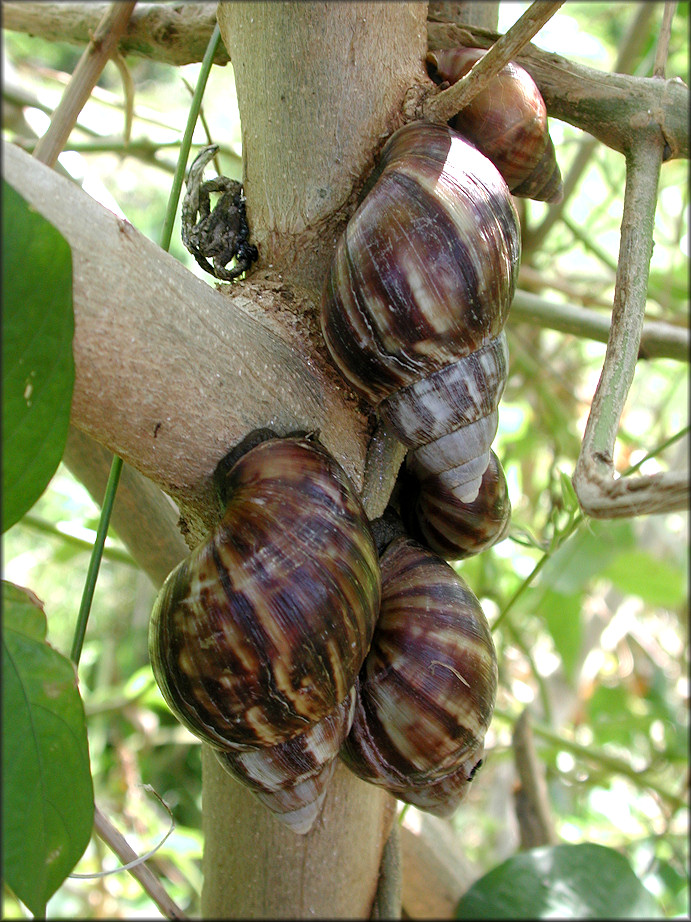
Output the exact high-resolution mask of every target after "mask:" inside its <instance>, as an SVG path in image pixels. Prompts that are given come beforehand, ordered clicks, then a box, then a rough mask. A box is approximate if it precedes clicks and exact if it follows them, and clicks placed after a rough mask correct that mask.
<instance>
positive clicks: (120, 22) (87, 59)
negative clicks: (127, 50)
mask: <svg viewBox="0 0 691 922" xmlns="http://www.w3.org/2000/svg"><path fill="white" fill-rule="evenodd" d="M135 6H136V2H128V3H112V4H110V6H109V7H108V8H107V9H106V11H105V13H104V14H103V18H102V19H101V21H100V22H99V24H98V27H97V29H96V31H95V32H94V34H93V37H92V38H91V40H90V41H89V44H88V45H87V47H86V48H85V49H84V52H83V54H82V56H81V58H80V59H79V63H78V64H77V66H76V68H75V70H74V73H73V74H72V79H71V80H70V83H69V86H68V87H67V89H66V90H65V92H64V94H63V96H62V99H61V100H60V104H59V105H58V107H57V109H56V110H55V112H54V113H53V117H52V119H51V122H50V125H49V126H48V131H46V133H45V134H44V135H43V137H42V138H41V139H40V140H39V142H38V144H37V145H36V149H35V150H34V157H36V159H37V160H40V161H41V162H42V163H46V164H48V166H55V163H56V161H57V159H58V155H59V154H60V152H61V151H62V149H63V148H64V146H65V142H66V141H67V139H68V138H69V136H70V132H71V131H72V129H73V128H74V125H75V123H76V121H77V116H78V115H79V113H80V112H81V111H82V109H83V108H84V103H85V102H86V101H87V99H88V98H89V96H90V95H91V91H92V90H93V88H94V86H95V85H96V82H97V81H98V78H99V77H100V76H101V72H102V71H103V68H104V67H105V66H106V64H107V62H108V60H109V59H110V58H111V56H112V55H113V54H114V53H117V50H116V49H117V42H118V37H119V36H120V35H121V34H122V33H123V31H124V30H125V28H126V26H127V23H128V21H129V18H130V16H131V15H132V10H133V9H134V7H135Z"/></svg>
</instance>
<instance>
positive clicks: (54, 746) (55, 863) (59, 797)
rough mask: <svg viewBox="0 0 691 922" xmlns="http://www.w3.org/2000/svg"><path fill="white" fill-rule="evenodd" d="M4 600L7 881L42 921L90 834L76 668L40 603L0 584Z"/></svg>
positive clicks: (30, 595) (89, 794)
mask: <svg viewBox="0 0 691 922" xmlns="http://www.w3.org/2000/svg"><path fill="white" fill-rule="evenodd" d="M2 602H3V663H2V782H3V783H2V816H3V865H4V878H5V882H6V883H7V884H8V885H9V886H10V888H11V889H12V890H13V891H14V893H15V895H16V896H18V897H19V899H21V900H22V902H23V903H25V904H26V906H28V908H29V909H30V910H31V912H32V913H34V915H37V916H41V915H44V914H45V906H46V903H47V901H48V900H49V899H50V897H51V896H52V895H53V893H55V891H56V890H57V889H58V887H59V886H60V885H61V884H62V882H63V881H64V880H65V878H66V877H67V875H68V874H69V873H70V871H71V870H72V868H73V867H74V866H75V864H76V863H77V861H78V860H79V858H80V857H81V856H82V854H83V852H84V849H85V848H86V846H87V844H88V842H89V837H90V835H91V829H92V825H93V808H94V798H93V787H92V782H91V770H90V766H89V751H88V746H87V739H86V725H85V720H84V707H83V705H82V700H81V698H80V696H79V690H78V688H77V677H76V673H75V668H74V665H73V664H72V663H71V662H70V660H68V659H66V658H65V657H64V656H62V655H61V654H60V653H58V652H57V651H56V650H54V649H53V648H52V647H51V646H50V645H49V644H48V643H46V640H45V637H46V628H47V625H46V618H45V614H44V613H43V609H42V606H41V603H40V602H39V601H38V599H37V598H36V597H35V596H34V595H33V593H31V592H29V591H28V590H26V589H21V588H20V587H18V586H14V585H13V584H12V583H8V582H5V581H3V584H2Z"/></svg>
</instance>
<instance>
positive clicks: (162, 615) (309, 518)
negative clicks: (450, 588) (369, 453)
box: [149, 439, 381, 763]
mask: <svg viewBox="0 0 691 922" xmlns="http://www.w3.org/2000/svg"><path fill="white" fill-rule="evenodd" d="M224 492H225V495H226V497H227V506H226V510H225V513H224V515H223V518H222V519H221V521H220V523H219V524H218V526H217V527H216V528H215V529H214V530H213V532H212V533H211V534H210V535H209V536H208V539H207V540H206V541H205V542H204V543H203V544H201V545H200V546H199V547H198V548H196V549H195V550H194V551H192V553H191V554H190V555H189V557H187V558H186V559H185V560H184V561H182V562H181V563H180V564H179V565H178V567H176V569H175V570H173V572H172V573H171V574H170V575H169V576H168V578H167V580H166V581H165V583H164V585H163V587H162V589H161V591H160V593H159V595H158V597H157V599H156V602H155V604H154V609H153V612H152V616H151V621H150V627H149V652H150V658H151V663H152V668H153V672H154V676H155V678H156V681H157V682H158V685H159V687H160V689H161V692H162V693H163V696H164V698H165V699H166V701H167V703H168V705H169V706H170V708H171V710H172V711H173V713H174V714H175V715H176V716H177V717H178V719H179V720H180V721H181V722H182V723H183V724H185V725H186V726H187V727H188V728H189V729H190V730H191V731H192V733H194V734H195V735H196V736H198V737H199V738H200V739H202V740H204V741H205V742H207V743H209V744H210V745H211V746H212V747H214V748H215V749H217V750H220V751H229V752H231V753H234V754H237V753H238V752H241V751H246V750H252V749H264V750H267V749H268V748H270V747H276V746H280V745H282V744H285V743H287V742H288V741H291V740H293V739H294V738H296V737H299V736H300V735H301V734H304V733H305V732H306V731H309V730H311V729H313V728H314V726H315V725H316V724H317V723H318V722H319V721H322V720H324V719H325V718H328V717H329V715H333V714H334V712H335V711H337V710H338V709H339V708H340V709H341V711H342V710H343V707H342V706H343V703H344V702H345V701H346V699H348V698H349V696H350V694H351V689H352V686H353V684H354V682H355V680H356V678H357V675H358V672H359V669H360V667H361V665H362V662H363V660H364V658H365V655H366V653H367V650H368V649H369V645H370V641H371V638H372V633H373V630H374V622H375V620H376V616H377V612H378V610H379V601H380V592H381V579H380V571H379V565H378V561H377V552H376V548H375V547H374V544H373V541H372V537H371V534H370V532H369V528H368V523H367V518H366V515H365V513H364V510H363V509H362V506H361V505H360V502H359V500H358V499H357V497H356V495H355V493H354V491H353V489H352V485H351V484H350V481H349V480H348V477H347V475H346V474H345V472H344V471H343V469H342V468H341V467H340V465H338V464H337V462H336V461H335V460H334V459H333V458H331V456H330V455H329V454H328V452H327V451H326V450H325V449H323V448H322V447H321V446H319V445H317V444H315V443H313V442H310V441H309V440H307V439H273V440H269V441H264V442H262V443H260V444H259V445H257V446H256V447H254V448H252V449H251V450H250V451H248V452H247V453H246V454H244V455H243V456H242V457H241V458H240V459H239V460H238V461H237V462H236V463H235V464H234V465H233V467H232V468H231V469H230V471H229V472H228V473H227V475H226V477H225V489H224ZM346 711H347V709H346ZM341 726H342V721H341ZM343 732H344V731H343V729H342V730H341V733H343ZM303 743H304V740H303V742H302V743H301V742H298V743H297V744H296V746H297V749H298V751H299V749H300V746H301V745H303ZM336 748H337V747H336ZM319 751H320V752H323V747H321V748H320V750H319ZM243 759H245V760H246V761H248V762H249V761H251V760H250V759H249V757H246V756H242V757H239V760H240V763H242V760H243Z"/></svg>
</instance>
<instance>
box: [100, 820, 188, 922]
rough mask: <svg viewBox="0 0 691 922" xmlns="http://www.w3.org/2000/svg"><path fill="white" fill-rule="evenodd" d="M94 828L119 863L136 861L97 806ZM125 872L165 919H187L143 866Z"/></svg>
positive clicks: (134, 853) (130, 850) (125, 840)
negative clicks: (136, 882) (134, 879)
mask: <svg viewBox="0 0 691 922" xmlns="http://www.w3.org/2000/svg"><path fill="white" fill-rule="evenodd" d="M94 826H95V828H96V832H97V833H98V835H99V837H100V838H101V839H102V840H103V841H104V842H105V843H106V845H107V846H108V848H109V849H110V850H111V851H112V852H113V853H114V854H115V855H117V856H118V858H120V860H121V861H123V862H125V863H129V862H135V861H136V860H137V858H138V856H137V853H136V852H135V851H134V850H133V849H132V848H131V846H130V845H129V843H128V842H127V839H125V837H124V836H123V835H122V833H120V832H119V831H118V830H117V829H116V828H115V827H114V826H113V824H112V823H111V822H110V820H109V819H108V817H107V816H105V815H104V814H103V813H102V812H101V811H100V810H99V809H98V807H97V806H94ZM127 870H128V871H129V873H130V874H131V875H132V876H133V877H136V879H137V880H138V881H139V883H140V884H141V886H142V889H143V890H144V892H145V893H147V894H148V895H149V896H150V897H151V899H152V900H153V901H154V903H155V904H156V905H157V906H158V908H159V909H160V910H161V912H162V913H163V915H164V916H165V917H166V918H167V919H186V918H188V917H187V916H186V915H185V913H184V912H183V911H182V910H181V909H180V907H179V906H178V905H177V903H175V902H173V900H172V899H171V898H170V897H169V896H168V894H167V893H166V891H165V889H164V887H163V886H162V885H161V883H160V882H159V880H158V878H157V877H156V876H155V875H154V874H153V873H152V871H151V870H149V868H148V867H147V866H146V865H145V864H136V865H134V866H133V867H129V868H128V869H127Z"/></svg>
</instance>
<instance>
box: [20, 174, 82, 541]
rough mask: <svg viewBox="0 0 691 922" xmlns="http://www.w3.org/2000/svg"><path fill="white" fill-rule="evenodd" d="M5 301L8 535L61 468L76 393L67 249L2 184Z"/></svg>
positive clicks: (34, 213)
mask: <svg viewBox="0 0 691 922" xmlns="http://www.w3.org/2000/svg"><path fill="white" fill-rule="evenodd" d="M2 298H3V317H2V429H3V431H2V501H3V508H2V518H3V522H2V527H3V531H4V530H6V529H7V528H9V527H10V526H11V525H14V523H15V522H17V521H18V520H19V519H20V518H21V517H22V516H23V515H24V513H25V512H27V511H28V510H29V509H30V508H31V507H32V506H33V504H34V503H35V502H36V500H37V499H38V497H39V496H40V495H41V493H42V492H43V491H44V489H45V488H46V486H47V485H48V482H49V480H50V478H51V477H52V476H53V474H54V473H55V470H56V468H57V466H58V464H59V463H60V459H61V458H62V454H63V451H64V449H65V440H66V438H67V429H68V425H69V421H70V404H71V402H72V389H73V387H74V360H73V357H72V337H73V333H74V316H73V311H72V254H71V251H70V247H69V244H68V243H67V241H66V240H65V239H64V238H63V237H62V235H61V234H60V233H59V232H58V231H57V230H56V229H55V228H54V227H53V226H52V225H51V224H49V223H48V222H47V221H46V220H45V218H43V217H42V216H41V215H39V214H37V213H36V212H35V211H33V210H32V209H31V208H30V206H29V205H28V204H27V203H26V202H25V201H24V199H23V198H22V197H21V196H20V195H19V193H17V192H16V191H15V190H14V189H13V188H12V187H11V186H10V185H9V184H8V183H7V182H5V181H4V180H3V184H2Z"/></svg>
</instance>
